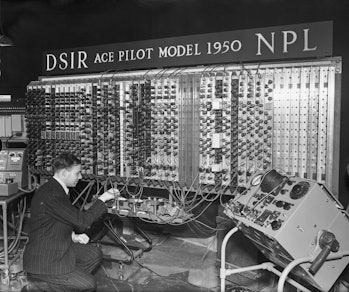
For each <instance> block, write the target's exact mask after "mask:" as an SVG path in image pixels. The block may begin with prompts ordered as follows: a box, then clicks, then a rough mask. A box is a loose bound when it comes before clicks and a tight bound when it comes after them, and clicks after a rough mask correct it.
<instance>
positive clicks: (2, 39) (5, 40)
mask: <svg viewBox="0 0 349 292" xmlns="http://www.w3.org/2000/svg"><path fill="white" fill-rule="evenodd" d="M1 14H2V7H1V0H0V47H11V46H13V42H12V40H11V39H10V38H9V37H8V36H6V35H5V34H4V31H3V29H2V19H1Z"/></svg>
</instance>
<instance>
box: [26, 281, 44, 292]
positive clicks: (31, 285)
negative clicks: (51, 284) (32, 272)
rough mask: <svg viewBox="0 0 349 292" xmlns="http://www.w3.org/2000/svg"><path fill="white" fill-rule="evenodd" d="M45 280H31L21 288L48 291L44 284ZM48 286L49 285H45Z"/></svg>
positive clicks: (41, 291) (29, 290) (27, 291)
mask: <svg viewBox="0 0 349 292" xmlns="http://www.w3.org/2000/svg"><path fill="white" fill-rule="evenodd" d="M41 283H44V282H40V283H38V282H29V283H28V284H27V285H25V286H23V288H22V289H21V292H44V291H47V290H46V289H45V288H44V287H41V286H43V284H41ZM44 286H47V285H44Z"/></svg>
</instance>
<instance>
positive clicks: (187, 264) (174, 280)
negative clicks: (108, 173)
mask: <svg viewBox="0 0 349 292" xmlns="http://www.w3.org/2000/svg"><path fill="white" fill-rule="evenodd" d="M148 235H149V237H150V238H151V240H152V248H151V250H149V251H145V252H137V251H134V254H136V255H137V256H136V257H135V259H134V260H133V261H132V263H129V264H127V263H123V262H125V261H127V260H128V259H129V255H128V254H127V253H125V249H123V248H120V247H116V246H109V245H104V244H103V245H101V248H102V250H103V254H104V256H105V260H104V261H103V263H102V265H101V266H100V267H99V268H98V270H97V271H96V272H95V276H96V279H97V286H98V288H97V291H96V292H112V291H118V292H128V291H132V292H138V291H139V292H141V291H142V292H144V291H146V292H176V291H178V292H217V291H220V278H219V266H217V260H216V258H217V253H216V251H215V250H214V247H215V240H216V238H215V237H211V238H207V239H201V240H198V239H188V238H186V239H184V238H177V237H171V236H165V235H161V234H151V233H150V234H149V233H148ZM122 238H123V239H126V240H127V241H128V242H130V238H133V239H134V240H135V241H136V242H138V244H139V245H142V246H146V242H145V241H144V240H143V238H141V237H139V236H133V235H131V236H125V237H122ZM102 240H103V241H104V242H107V243H108V242H112V241H111V240H110V238H109V237H104V238H103V239H102ZM208 247H212V249H210V248H208ZM218 265H219V264H218ZM25 283H26V277H25V276H24V275H23V273H18V274H17V275H15V276H14V278H13V279H12V281H11V282H10V284H9V285H4V284H2V283H0V291H4V292H5V291H12V292H18V291H20V290H21V288H22V286H23V285H24V284H25ZM226 287H227V289H226V291H229V292H238V291H239V292H245V291H259V292H275V291H277V289H276V287H277V279H276V278H275V277H273V276H272V275H270V274H269V276H268V277H267V281H263V282H262V281H261V280H260V279H256V280H254V281H253V280H249V281H248V282H246V281H245V282H244V283H243V284H241V282H239V281H237V282H235V283H233V282H231V281H227V282H226ZM294 291H296V290H295V289H294V288H293V287H289V286H285V290H284V292H294ZM331 292H332V291H331ZM333 292H348V290H347V289H345V288H344V287H342V289H340V290H333Z"/></svg>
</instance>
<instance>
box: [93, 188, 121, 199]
mask: <svg viewBox="0 0 349 292" xmlns="http://www.w3.org/2000/svg"><path fill="white" fill-rule="evenodd" d="M119 195H120V192H119V190H118V189H115V188H112V189H109V190H107V191H106V192H104V193H103V194H102V195H100V196H99V198H98V199H100V200H101V201H103V202H106V201H109V200H112V199H115V198H116V197H117V196H119Z"/></svg>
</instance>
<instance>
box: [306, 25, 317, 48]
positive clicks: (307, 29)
mask: <svg viewBox="0 0 349 292" xmlns="http://www.w3.org/2000/svg"><path fill="white" fill-rule="evenodd" d="M303 31H304V49H303V51H304V52H307V51H315V50H316V49H317V46H315V47H312V48H309V28H306V29H303Z"/></svg>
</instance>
